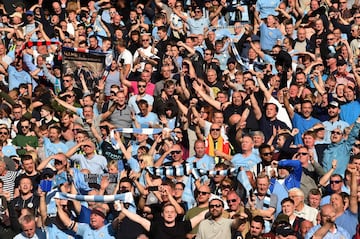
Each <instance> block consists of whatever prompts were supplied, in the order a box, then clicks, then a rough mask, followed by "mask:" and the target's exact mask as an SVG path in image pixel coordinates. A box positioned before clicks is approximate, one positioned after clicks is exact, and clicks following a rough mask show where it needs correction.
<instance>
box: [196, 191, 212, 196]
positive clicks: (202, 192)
mask: <svg viewBox="0 0 360 239" xmlns="http://www.w3.org/2000/svg"><path fill="white" fill-rule="evenodd" d="M207 194H210V193H209V192H204V191H199V195H203V196H204V195H207Z"/></svg>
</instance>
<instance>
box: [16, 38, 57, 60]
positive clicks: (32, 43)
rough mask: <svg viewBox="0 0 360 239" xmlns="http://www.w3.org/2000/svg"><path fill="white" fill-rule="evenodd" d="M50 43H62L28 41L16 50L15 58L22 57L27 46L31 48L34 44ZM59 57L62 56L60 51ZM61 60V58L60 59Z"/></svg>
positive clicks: (44, 44)
mask: <svg viewBox="0 0 360 239" xmlns="http://www.w3.org/2000/svg"><path fill="white" fill-rule="evenodd" d="M50 45H60V42H59V41H27V42H25V43H24V44H23V45H22V46H21V49H20V50H18V51H17V52H15V58H22V56H23V55H22V53H23V51H24V50H25V49H26V48H31V47H33V46H36V47H38V46H50ZM59 57H62V56H61V54H60V52H59ZM59 60H61V59H59Z"/></svg>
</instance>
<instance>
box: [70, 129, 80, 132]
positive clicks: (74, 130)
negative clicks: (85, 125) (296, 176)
mask: <svg viewBox="0 0 360 239" xmlns="http://www.w3.org/2000/svg"><path fill="white" fill-rule="evenodd" d="M80 130H82V129H72V131H73V132H76V131H80Z"/></svg>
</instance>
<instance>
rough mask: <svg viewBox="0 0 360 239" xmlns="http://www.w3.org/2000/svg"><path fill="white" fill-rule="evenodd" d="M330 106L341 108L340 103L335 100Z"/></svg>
mask: <svg viewBox="0 0 360 239" xmlns="http://www.w3.org/2000/svg"><path fill="white" fill-rule="evenodd" d="M329 107H335V108H339V103H338V102H336V101H334V100H333V101H331V102H330V103H329Z"/></svg>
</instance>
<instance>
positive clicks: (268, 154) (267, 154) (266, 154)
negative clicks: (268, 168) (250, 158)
mask: <svg viewBox="0 0 360 239" xmlns="http://www.w3.org/2000/svg"><path fill="white" fill-rule="evenodd" d="M273 154H274V153H273V152H269V153H263V154H262V155H264V156H270V155H273Z"/></svg>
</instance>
